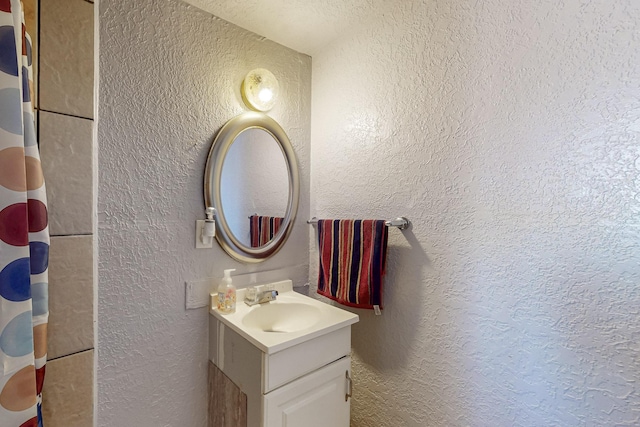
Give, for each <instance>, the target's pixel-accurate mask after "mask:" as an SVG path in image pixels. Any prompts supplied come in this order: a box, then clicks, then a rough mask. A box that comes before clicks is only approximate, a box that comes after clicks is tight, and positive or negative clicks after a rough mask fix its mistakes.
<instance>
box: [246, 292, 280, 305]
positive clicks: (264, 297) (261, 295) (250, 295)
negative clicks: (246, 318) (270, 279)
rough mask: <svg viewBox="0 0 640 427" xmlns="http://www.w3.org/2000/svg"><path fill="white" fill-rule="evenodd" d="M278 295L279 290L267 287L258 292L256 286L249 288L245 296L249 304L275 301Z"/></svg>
mask: <svg viewBox="0 0 640 427" xmlns="http://www.w3.org/2000/svg"><path fill="white" fill-rule="evenodd" d="M277 296H278V291H274V290H270V289H267V290H266V291H260V292H257V291H256V289H255V288H249V289H247V293H246V294H245V296H244V303H245V304H247V305H248V306H252V305H256V304H264V303H265V302H269V301H275V300H276V297H277Z"/></svg>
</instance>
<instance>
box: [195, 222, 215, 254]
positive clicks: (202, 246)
mask: <svg viewBox="0 0 640 427" xmlns="http://www.w3.org/2000/svg"><path fill="white" fill-rule="evenodd" d="M203 228H204V219H198V220H196V249H208V248H212V247H213V237H205V239H209V242H207V243H204V242H203V241H202V229H203Z"/></svg>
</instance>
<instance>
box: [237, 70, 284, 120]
mask: <svg viewBox="0 0 640 427" xmlns="http://www.w3.org/2000/svg"><path fill="white" fill-rule="evenodd" d="M279 90H280V86H279V85H278V80H277V79H276V76H274V75H273V74H272V73H271V71H269V70H265V69H264V68H256V69H255V70H251V71H249V72H248V73H247V75H246V76H245V77H244V80H243V81H242V88H241V90H240V92H241V93H242V99H243V100H244V103H245V104H246V105H247V107H249V108H251V109H252V110H256V111H269V110H270V109H272V108H273V106H274V105H275V104H276V100H277V99H278V91H279Z"/></svg>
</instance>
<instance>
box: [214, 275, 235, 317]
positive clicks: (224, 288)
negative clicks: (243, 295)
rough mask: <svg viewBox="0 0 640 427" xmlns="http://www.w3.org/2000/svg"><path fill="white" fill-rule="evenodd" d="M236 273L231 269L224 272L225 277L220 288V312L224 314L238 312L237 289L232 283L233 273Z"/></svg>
mask: <svg viewBox="0 0 640 427" xmlns="http://www.w3.org/2000/svg"><path fill="white" fill-rule="evenodd" d="M232 271H236V269H235V268H230V269H228V270H225V271H224V277H223V278H222V282H221V283H220V286H219V287H218V311H219V312H220V313H223V314H231V313H235V312H236V287H235V286H233V283H232V282H231V272H232Z"/></svg>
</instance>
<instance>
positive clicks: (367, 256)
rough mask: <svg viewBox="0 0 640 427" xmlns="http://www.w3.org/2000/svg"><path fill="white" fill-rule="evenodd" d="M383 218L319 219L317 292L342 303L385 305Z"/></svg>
mask: <svg viewBox="0 0 640 427" xmlns="http://www.w3.org/2000/svg"><path fill="white" fill-rule="evenodd" d="M384 223H385V222H384V221H383V220H371V219H365V220H359V219H358V220H338V219H336V220H330V219H321V220H319V221H318V239H319V244H320V247H319V251H320V272H319V274H318V293H319V294H320V295H324V296H325V297H327V298H331V299H333V300H335V301H338V302H339V303H340V304H344V305H348V306H351V307H358V308H370V309H373V308H375V306H379V308H382V276H384V273H385V263H386V257H387V235H388V229H387V227H386V226H385V224H384Z"/></svg>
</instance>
